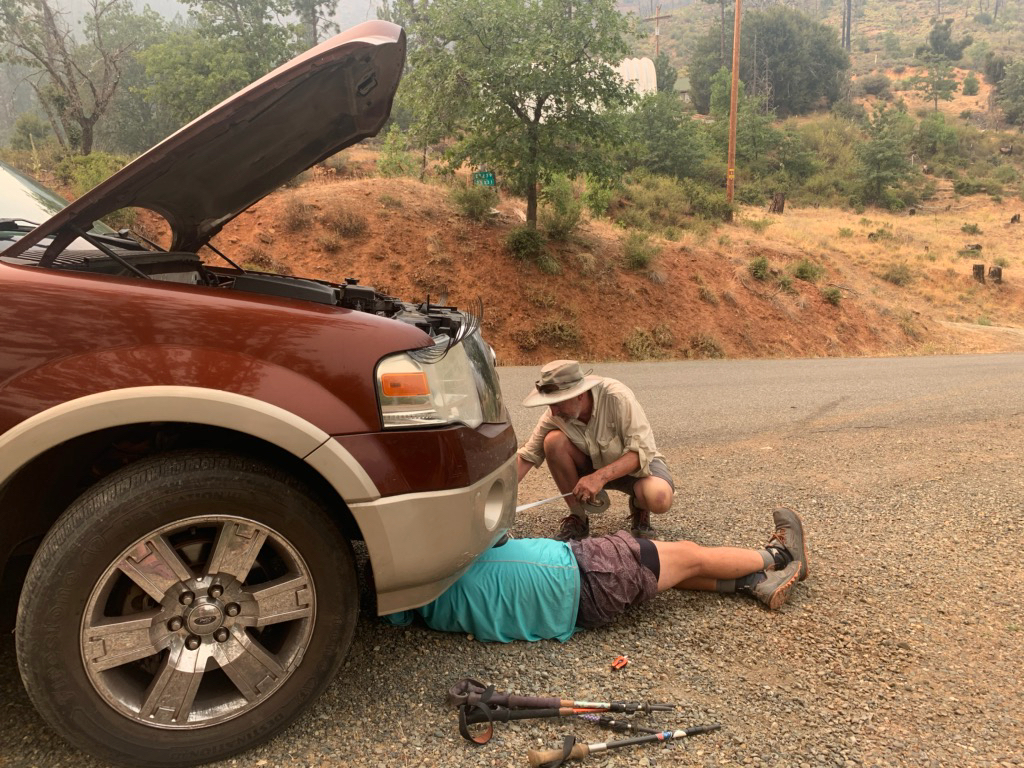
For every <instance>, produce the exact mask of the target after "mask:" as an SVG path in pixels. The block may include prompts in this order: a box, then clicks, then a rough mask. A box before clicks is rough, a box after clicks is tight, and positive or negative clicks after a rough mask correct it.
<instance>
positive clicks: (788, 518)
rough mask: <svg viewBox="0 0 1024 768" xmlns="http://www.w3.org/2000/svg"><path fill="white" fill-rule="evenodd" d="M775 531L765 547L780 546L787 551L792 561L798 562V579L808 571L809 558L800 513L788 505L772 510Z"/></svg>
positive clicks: (803, 576)
mask: <svg viewBox="0 0 1024 768" xmlns="http://www.w3.org/2000/svg"><path fill="white" fill-rule="evenodd" d="M772 518H773V519H774V520H775V533H773V534H772V537H771V538H770V539H768V543H767V544H766V545H765V546H766V547H782V548H783V549H785V550H786V551H787V552H789V554H790V557H792V558H793V560H794V562H799V563H800V581H803V580H804V579H806V578H807V575H808V573H809V572H810V565H811V558H810V557H809V556H808V552H807V538H806V536H804V524H803V521H802V520H801V519H800V515H798V514H797V513H796V512H794V511H793V510H792V509H790V508H789V507H779V508H778V509H776V510H774V511H773V512H772Z"/></svg>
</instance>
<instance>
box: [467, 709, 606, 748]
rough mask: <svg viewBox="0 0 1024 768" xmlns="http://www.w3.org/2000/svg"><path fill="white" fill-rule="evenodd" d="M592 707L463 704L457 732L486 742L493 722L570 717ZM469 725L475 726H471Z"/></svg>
mask: <svg viewBox="0 0 1024 768" xmlns="http://www.w3.org/2000/svg"><path fill="white" fill-rule="evenodd" d="M593 711H594V710H592V709H580V708H578V707H553V708H549V709H508V708H507V707H488V706H485V705H483V704H463V705H462V706H460V707H459V734H461V736H462V738H464V739H466V741H471V742H473V743H474V744H486V743H487V742H488V741H490V740H491V737H492V736H493V735H494V723H507V722H510V721H512V720H530V719H533V718H538V717H572V716H573V715H578V714H580V713H583V712H593ZM470 726H477V727H475V728H471V727H470Z"/></svg>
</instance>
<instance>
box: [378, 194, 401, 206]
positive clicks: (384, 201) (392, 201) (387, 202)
mask: <svg viewBox="0 0 1024 768" xmlns="http://www.w3.org/2000/svg"><path fill="white" fill-rule="evenodd" d="M377 202H379V203H380V204H381V206H382V207H384V208H391V209H395V208H401V207H402V206H403V203H402V201H401V200H400V199H399V198H397V197H395V196H394V195H388V194H383V195H381V196H380V197H378V198H377Z"/></svg>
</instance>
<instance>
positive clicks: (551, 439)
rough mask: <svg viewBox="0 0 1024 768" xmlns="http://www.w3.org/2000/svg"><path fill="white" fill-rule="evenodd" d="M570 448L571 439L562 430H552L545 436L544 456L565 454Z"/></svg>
mask: <svg viewBox="0 0 1024 768" xmlns="http://www.w3.org/2000/svg"><path fill="white" fill-rule="evenodd" d="M568 446H569V438H568V437H566V436H565V432H563V431H562V430H560V429H552V430H551V431H550V432H548V433H547V434H546V435H544V454H545V455H546V456H547V455H550V454H552V453H563V452H564V451H565V450H566V448H567V447H568Z"/></svg>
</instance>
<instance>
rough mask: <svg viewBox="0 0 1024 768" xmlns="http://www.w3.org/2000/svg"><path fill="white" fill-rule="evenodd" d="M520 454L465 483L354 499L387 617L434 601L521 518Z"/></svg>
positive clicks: (354, 510)
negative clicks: (518, 514)
mask: <svg viewBox="0 0 1024 768" xmlns="http://www.w3.org/2000/svg"><path fill="white" fill-rule="evenodd" d="M516 491H517V480H516V457H515V456H514V455H513V456H512V458H510V459H509V460H508V461H507V462H505V464H503V465H502V466H501V467H500V468H498V469H497V470H496V471H494V472H492V473H491V474H490V475H488V476H487V477H485V478H483V479H482V480H480V481H479V482H477V483H475V484H473V485H471V486H468V487H466V488H456V489H452V490H447V491H433V492H429V493H412V494H407V495H404V496H390V497H387V498H382V499H377V500H375V501H367V502H362V503H356V504H350V505H349V508H350V509H351V510H352V514H353V515H354V516H355V519H356V522H357V523H358V524H359V528H360V530H361V531H362V534H363V537H364V539H365V540H366V548H367V550H368V552H369V555H370V561H371V562H372V563H373V578H374V582H375V583H376V588H377V610H378V613H380V614H381V615H384V614H386V613H394V612H395V611H404V610H406V609H408V608H416V607H418V606H420V605H423V604H424V603H428V602H430V601H431V600H433V599H434V598H435V597H437V596H438V595H440V594H441V593H442V592H444V590H446V589H447V588H448V587H449V586H451V584H452V583H453V582H454V581H455V580H456V579H457V578H458V577H459V576H461V575H462V573H463V572H464V571H465V570H466V568H467V567H469V565H470V563H472V562H473V561H474V560H475V559H476V557H477V556H478V555H479V554H480V553H481V552H483V551H484V550H486V549H487V548H488V547H490V546H491V545H492V544H494V542H495V541H497V540H498V539H499V538H500V537H501V536H502V534H504V533H505V531H506V530H507V529H508V528H509V527H511V525H512V523H513V522H514V521H515V508H516Z"/></svg>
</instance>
